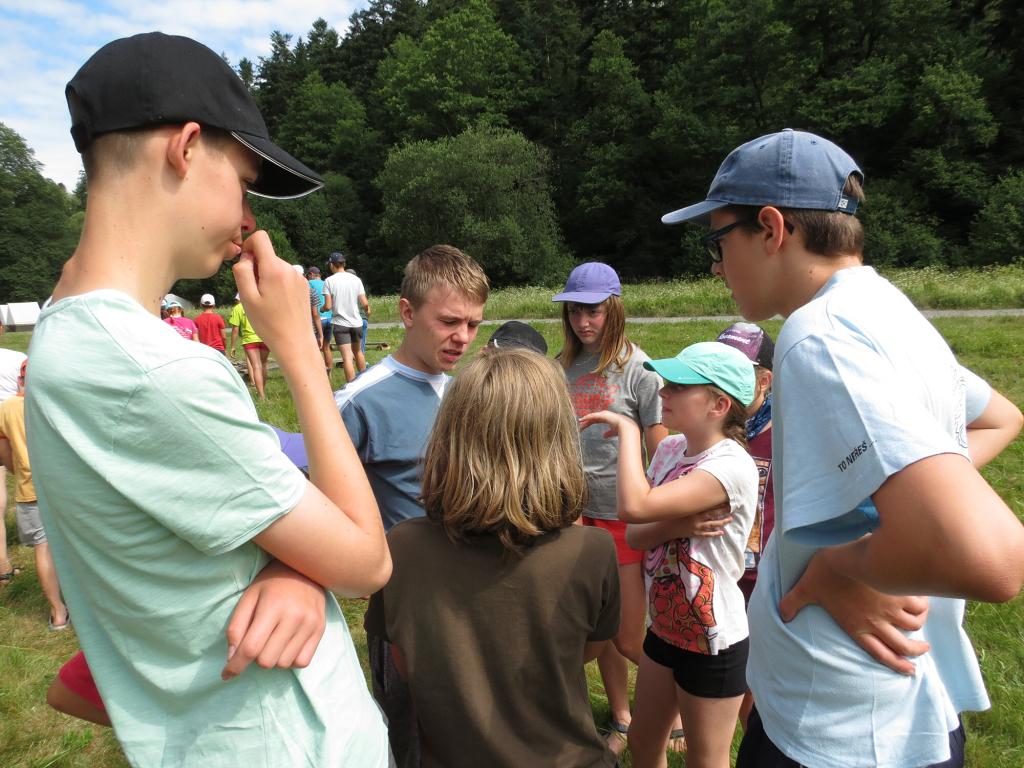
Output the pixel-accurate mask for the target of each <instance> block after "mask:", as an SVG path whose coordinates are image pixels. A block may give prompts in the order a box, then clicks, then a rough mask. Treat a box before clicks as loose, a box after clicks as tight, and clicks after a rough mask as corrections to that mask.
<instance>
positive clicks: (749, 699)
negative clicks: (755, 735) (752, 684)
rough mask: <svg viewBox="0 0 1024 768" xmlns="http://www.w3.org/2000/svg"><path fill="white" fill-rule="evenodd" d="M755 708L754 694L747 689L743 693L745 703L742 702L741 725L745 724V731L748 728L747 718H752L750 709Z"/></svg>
mask: <svg viewBox="0 0 1024 768" xmlns="http://www.w3.org/2000/svg"><path fill="white" fill-rule="evenodd" d="M753 708H754V694H753V693H751V692H750V689H749V688H748V689H747V692H746V693H745V694H743V703H741V704H740V725H742V726H743V730H744V732H746V730H747V720H749V719H750V711H751V710H752V709H753Z"/></svg>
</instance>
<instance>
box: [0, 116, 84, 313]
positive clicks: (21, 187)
mask: <svg viewBox="0 0 1024 768" xmlns="http://www.w3.org/2000/svg"><path fill="white" fill-rule="evenodd" d="M40 168H41V166H40V164H39V161H37V160H36V159H35V155H34V153H33V152H32V150H31V149H30V148H29V147H28V145H27V144H25V140H24V139H23V138H22V137H21V136H20V135H19V134H18V133H17V132H15V131H14V130H12V129H11V128H9V127H7V126H6V125H4V124H3V123H0V303H7V302H12V301H14V302H17V301H40V302H41V301H43V300H44V299H45V298H46V297H47V296H49V295H50V293H51V291H52V289H53V285H54V283H55V282H56V280H57V278H58V276H59V275H60V269H61V266H62V265H63V263H64V261H65V260H66V259H67V258H68V256H70V255H71V252H72V251H73V250H74V248H75V244H76V242H77V234H78V231H77V226H76V224H75V223H74V222H72V220H71V215H72V214H73V213H74V212H75V210H76V208H77V204H76V201H75V198H73V197H72V196H70V195H68V194H67V192H65V191H64V187H62V186H61V185H59V184H55V183H54V182H52V181H50V180H49V179H45V178H43V176H42V174H41V173H40Z"/></svg>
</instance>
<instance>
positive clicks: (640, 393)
mask: <svg viewBox="0 0 1024 768" xmlns="http://www.w3.org/2000/svg"><path fill="white" fill-rule="evenodd" d="M637 368H638V372H639V376H638V378H637V382H636V407H637V412H638V413H639V414H640V426H642V427H644V428H645V429H646V428H647V427H650V426H653V425H655V424H661V398H660V397H658V390H660V389H661V377H660V376H659V375H658V374H656V373H655V372H654V371H648V370H647V369H646V368H644V367H643V364H640V365H638V366H637Z"/></svg>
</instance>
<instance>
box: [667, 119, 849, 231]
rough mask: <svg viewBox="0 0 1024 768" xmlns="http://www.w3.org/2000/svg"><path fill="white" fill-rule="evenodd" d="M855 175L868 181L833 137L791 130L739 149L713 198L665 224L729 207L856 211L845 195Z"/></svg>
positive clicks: (674, 214)
mask: <svg viewBox="0 0 1024 768" xmlns="http://www.w3.org/2000/svg"><path fill="white" fill-rule="evenodd" d="M851 173H856V174H857V175H858V176H860V178H861V181H863V180H864V172H863V171H862V170H861V169H860V167H859V166H858V165H857V163H856V162H854V160H853V158H852V157H850V156H849V155H848V154H846V152H845V151H844V150H842V149H840V148H839V147H838V146H837V145H836V144H833V143H832V142H831V141H829V140H828V139H823V138H822V137H821V136H815V135H814V134H813V133H806V132H805V131H794V130H793V129H792V128H785V129H783V130H782V131H779V132H778V133H770V134H768V135H767V136H762V137H761V138H759V139H754V140H753V141H748V142H747V143H746V144H743V145H742V146H739V147H737V148H736V149H734V150H733V151H732V152H730V153H729V156H728V157H726V158H725V161H724V162H723V163H722V165H721V167H720V168H719V169H718V173H716V174H715V178H714V180H712V182H711V189H709V190H708V196H707V199H706V200H705V201H704V202H702V203H696V204H694V205H689V206H687V207H686V208H680V209H679V210H678V211H672V212H671V213H666V214H665V215H664V216H662V217H661V221H662V223H663V224H682V223H683V222H685V221H693V220H694V219H698V220H702V219H707V217H708V216H709V215H710V214H711V212H712V211H715V210H718V209H719V208H724V207H725V206H727V205H775V206H778V207H780V208H808V209H811V210H816V211H842V212H843V213H850V214H852V213H854V212H855V211H856V210H857V201H856V200H854V199H853V198H850V197H846V196H845V195H844V194H843V187H845V186H846V179H847V178H848V177H849V175H850V174H851Z"/></svg>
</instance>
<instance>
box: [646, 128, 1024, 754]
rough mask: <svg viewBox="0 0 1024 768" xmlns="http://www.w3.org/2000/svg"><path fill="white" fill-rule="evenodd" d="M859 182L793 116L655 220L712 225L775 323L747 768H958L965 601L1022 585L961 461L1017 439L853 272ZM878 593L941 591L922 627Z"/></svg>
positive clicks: (919, 608) (857, 252)
mask: <svg viewBox="0 0 1024 768" xmlns="http://www.w3.org/2000/svg"><path fill="white" fill-rule="evenodd" d="M862 182H863V173H862V171H861V170H860V168H859V167H858V166H857V164H856V163H855V162H854V161H853V159H852V158H851V157H850V156H849V155H848V154H847V153H846V152H844V151H843V150H842V149H840V148H839V147H838V146H836V145H835V144H833V143H832V142H830V141H828V140H827V139H824V138H821V137H820V136H815V135H813V134H810V133H803V132H799V131H793V130H790V129H786V130H784V131H781V132H779V133H776V134H771V135H768V136H763V137H760V138H758V139H755V140H754V141H751V142H748V143H747V144H744V145H742V146H741V147H738V148H737V149H735V150H734V151H733V152H732V153H731V154H730V155H729V156H728V157H727V158H726V159H725V161H724V162H723V163H722V166H721V168H720V169H719V171H718V174H717V175H716V176H715V179H714V181H713V182H712V184H711V189H710V191H709V192H708V196H707V199H706V200H704V201H703V202H700V203H697V204H695V205H692V206H689V207H687V208H683V209H681V210H678V211H675V212H673V213H669V214H667V215H666V216H664V217H663V219H662V220H663V221H664V222H665V223H667V224H676V223H682V222H687V221H700V222H702V223H704V224H705V225H709V226H710V230H711V231H710V232H709V233H708V235H707V236H706V237H705V238H704V244H705V246H706V247H707V249H708V251H709V254H710V255H711V260H712V272H713V273H714V274H716V275H719V276H721V277H722V278H723V279H724V280H725V282H726V285H727V286H728V288H729V289H730V290H731V292H732V295H733V297H734V299H735V300H736V302H737V304H738V305H739V307H740V310H741V311H742V313H743V315H744V316H745V317H746V318H747V319H748V320H752V321H757V320H763V319H766V318H769V317H771V316H773V315H775V314H781V315H782V316H783V317H785V318H786V322H785V324H784V325H783V327H782V330H781V332H780V334H779V338H778V341H777V342H776V350H775V362H774V375H775V380H774V397H775V410H774V413H773V421H774V427H773V432H774V436H773V454H774V462H775V465H774V468H773V469H774V472H775V495H776V510H775V512H776V529H775V534H774V535H773V536H772V538H771V540H770V541H769V544H768V547H767V551H766V552H765V553H764V554H763V559H762V561H761V565H760V575H759V578H758V582H757V586H756V588H755V590H754V594H753V596H752V598H751V602H750V635H751V646H750V659H749V663H748V668H747V679H748V682H749V684H750V687H751V689H752V690H753V692H754V702H755V711H754V712H753V713H752V715H751V718H750V722H749V727H748V730H747V733H746V736H745V738H744V742H743V745H742V747H741V750H740V756H739V761H738V763H737V765H738V766H741V767H745V768H746V767H749V766H795V765H798V764H805V765H829V766H850V767H851V768H852V767H853V766H865V765H877V766H893V767H894V768H895V766H900V767H901V768H904V767H909V766H936V765H942V766H957V765H961V764H962V762H963V742H964V734H963V729H962V727H961V726H960V724H959V722H958V713H960V712H963V711H966V710H980V709H985V708H987V707H988V705H989V704H988V697H987V694H986V692H985V688H984V684H983V681H982V679H981V675H980V671H979V668H978V662H977V659H976V658H975V655H974V652H973V649H972V648H971V645H970V641H969V640H968V638H967V636H966V634H965V633H964V631H963V628H962V619H963V610H964V602H963V598H972V599H976V600H985V601H1005V600H1009V599H1011V598H1013V597H1014V596H1016V594H1017V593H1018V592H1019V590H1020V588H1021V585H1022V583H1024V528H1022V526H1021V524H1020V522H1019V521H1018V520H1017V519H1016V517H1015V516H1014V515H1013V513H1012V512H1011V511H1010V510H1009V508H1008V507H1007V506H1006V504H1005V503H1004V502H1003V501H1002V500H1001V499H1000V498H999V497H998V496H997V495H996V493H995V492H994V491H993V490H992V489H991V487H989V485H988V484H987V483H986V482H985V480H984V479H983V478H982V477H981V475H980V474H978V472H977V470H976V468H975V466H974V465H972V464H971V458H973V459H974V460H975V462H977V463H983V462H984V461H985V460H987V459H988V458H991V456H993V455H995V454H996V453H998V451H999V450H1000V449H1001V448H1002V447H1004V446H1005V445H1006V444H1007V443H1008V442H1009V441H1010V440H1012V438H1013V437H1014V436H1015V434H1016V431H1017V430H1019V424H1020V422H1019V418H1020V414H1019V412H1017V411H1016V409H1015V408H1014V407H1013V406H1012V405H1010V404H1009V403H1008V402H1007V401H1006V400H1005V399H1004V398H1002V397H1001V396H999V395H998V393H995V392H991V391H990V390H989V388H988V386H987V385H986V384H985V383H984V382H982V381H981V380H980V379H978V378H977V377H976V376H974V375H973V374H971V373H970V372H968V371H966V370H965V369H963V368H962V367H960V366H959V365H958V364H957V361H956V359H955V358H954V357H953V354H952V352H951V351H950V349H949V347H948V346H947V345H946V343H945V341H943V339H942V337H941V336H939V334H938V332H937V331H936V330H935V329H934V328H933V327H932V326H931V325H930V324H929V323H928V321H927V320H925V319H924V318H923V317H922V316H921V314H920V313H919V312H918V311H917V310H916V309H915V308H914V307H913V306H912V305H911V304H910V302H909V301H908V300H907V299H906V297H904V296H903V295H902V294H901V293H900V292H899V291H898V290H897V289H896V288H894V287H893V286H892V285H891V284H890V283H889V282H888V281H886V280H885V279H883V278H882V277H880V276H879V275H878V274H876V273H875V271H874V270H873V269H871V268H870V267H865V266H863V264H862V251H863V242H864V233H863V229H862V227H861V224H860V222H859V221H858V219H857V218H856V216H855V213H856V210H857V208H858V205H859V204H860V203H861V202H862V201H863V192H862V189H861V184H862ZM993 421H998V422H1001V423H1003V424H1009V425H1010V426H1009V428H1008V429H1002V430H996V434H997V435H998V436H997V437H996V439H995V440H988V441H987V442H980V441H979V440H978V438H977V432H979V431H984V430H976V429H973V428H975V427H984V426H990V425H991V423H992V422H993ZM1014 424H1015V425H1016V428H1014ZM989 434H990V435H991V434H992V433H991V431H990V432H989ZM969 455H970V457H971V458H969ZM881 593H891V594H922V595H943V596H945V597H941V598H931V599H930V612H929V613H928V616H927V620H926V621H924V622H923V625H922V618H923V617H924V615H925V613H924V610H923V609H924V606H923V605H919V604H917V603H918V602H919V601H915V600H913V599H910V598H906V600H908V602H907V603H906V604H901V603H900V602H899V601H898V600H897V599H895V598H893V599H891V602H889V604H888V605H887V601H890V599H889V598H887V597H886V596H885V595H884V594H881ZM844 606H856V608H855V610H853V611H852V612H851V610H850V609H849V608H848V607H847V608H845V609H844ZM861 608H863V613H864V614H865V615H866V614H870V612H871V610H873V609H877V610H879V611H883V612H884V611H886V610H888V611H890V613H889V614H888V615H889V616H891V617H892V618H891V619H887V620H883V621H881V622H868V621H867V620H866V619H865V616H864V615H861V616H858V615H857V614H858V612H859V610H860V609H861ZM908 608H909V610H906V609H908ZM826 611H827V612H826ZM830 614H832V616H835V620H833V618H832V617H831V616H830ZM837 622H838V623H837ZM918 627H920V628H921V629H920V632H912V633H911V634H910V635H909V636H907V637H904V636H903V635H902V633H901V632H899V631H898V630H900V629H904V630H916V629H917V628H918ZM844 630H846V631H844ZM847 632H850V633H851V634H854V635H857V637H858V639H856V640H855V639H854V637H851V635H848V634H847ZM859 646H861V647H859ZM886 646H887V647H886ZM929 649H930V652H928V651H929ZM865 651H867V652H865ZM868 653H870V654H871V656H875V657H876V658H878V659H880V660H884V661H885V662H886V663H887V664H888V665H889V666H883V665H880V664H877V663H875V662H874V661H873V659H872V658H871V656H869V655H868ZM896 654H904V655H912V656H914V655H916V656H918V658H917V659H916V663H915V664H913V665H912V664H911V663H910V662H909V661H907V660H906V659H898V658H896ZM919 654H920V655H919ZM890 667H892V668H890ZM894 670H898V672H902V674H899V673H898V672H897V671H894Z"/></svg>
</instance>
